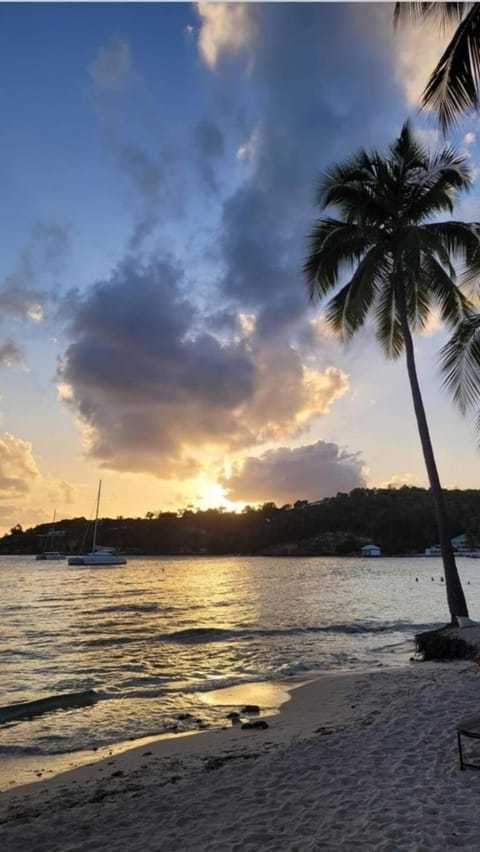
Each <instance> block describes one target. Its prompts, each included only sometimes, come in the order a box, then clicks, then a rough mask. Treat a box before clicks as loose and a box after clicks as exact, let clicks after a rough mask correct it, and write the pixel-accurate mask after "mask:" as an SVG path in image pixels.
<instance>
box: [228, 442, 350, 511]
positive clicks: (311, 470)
mask: <svg viewBox="0 0 480 852" xmlns="http://www.w3.org/2000/svg"><path fill="white" fill-rule="evenodd" d="M222 484H223V485H224V486H225V488H226V491H227V496H228V498H229V499H230V500H242V501H246V502H250V503H254V502H255V503H256V502H264V501H266V500H274V501H275V502H276V503H279V504H285V503H293V502H294V501H295V500H320V499H322V498H323V497H330V496H332V495H334V494H336V493H337V492H338V491H351V490H352V488H357V487H361V486H364V485H365V477H364V475H363V473H362V464H361V460H360V458H359V456H358V454H353V453H347V452H345V451H343V450H341V449H340V447H338V446H337V444H333V443H326V442H324V441H318V442H317V443H316V444H311V445H309V446H304V447H298V448H297V449H293V450H291V449H289V448H288V447H280V448H279V449H278V450H270V451H269V452H267V453H264V455H262V456H260V457H259V458H254V457H250V458H247V459H246V461H245V462H244V463H243V465H241V466H238V467H237V469H235V470H234V471H233V473H232V475H231V476H230V477H229V478H224V479H223V480H222Z"/></svg>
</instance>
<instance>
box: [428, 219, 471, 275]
mask: <svg viewBox="0 0 480 852" xmlns="http://www.w3.org/2000/svg"><path fill="white" fill-rule="evenodd" d="M422 231H423V232H424V233H425V235H427V234H430V235H432V236H433V237H434V238H436V240H437V241H438V244H439V245H440V244H441V245H443V247H444V249H445V251H447V252H448V254H449V255H450V257H452V256H453V257H457V258H460V259H462V260H463V261H464V262H465V264H466V265H467V266H468V267H469V269H470V270H472V271H474V270H478V272H479V274H480V225H478V224H477V223H476V222H472V223H468V222H459V221H455V220H452V221H450V222H429V223H428V224H424V225H422Z"/></svg>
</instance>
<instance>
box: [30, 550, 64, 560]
mask: <svg viewBox="0 0 480 852" xmlns="http://www.w3.org/2000/svg"><path fill="white" fill-rule="evenodd" d="M35 559H65V554H64V553H60V551H59V550H44V551H43V553H37V555H36V557H35Z"/></svg>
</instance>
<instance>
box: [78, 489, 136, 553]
mask: <svg viewBox="0 0 480 852" xmlns="http://www.w3.org/2000/svg"><path fill="white" fill-rule="evenodd" d="M101 493H102V480H100V481H99V483H98V494H97V508H96V511H95V524H94V527H93V545H92V551H91V553H85V554H84V555H82V554H79V555H78V556H69V557H68V564H69V565H91V566H95V565H126V564H127V560H126V558H125V556H120V554H119V553H117V551H116V550H115V548H114V547H102V546H101V545H99V544H97V528H98V510H99V508H100V495H101Z"/></svg>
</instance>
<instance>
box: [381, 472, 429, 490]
mask: <svg viewBox="0 0 480 852" xmlns="http://www.w3.org/2000/svg"><path fill="white" fill-rule="evenodd" d="M404 485H408V486H414V485H419V477H418V476H417V475H416V474H415V473H395V474H394V475H393V476H391V477H390V479H387V480H385V482H381V483H380V486H379V487H380V488H403V486H404Z"/></svg>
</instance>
